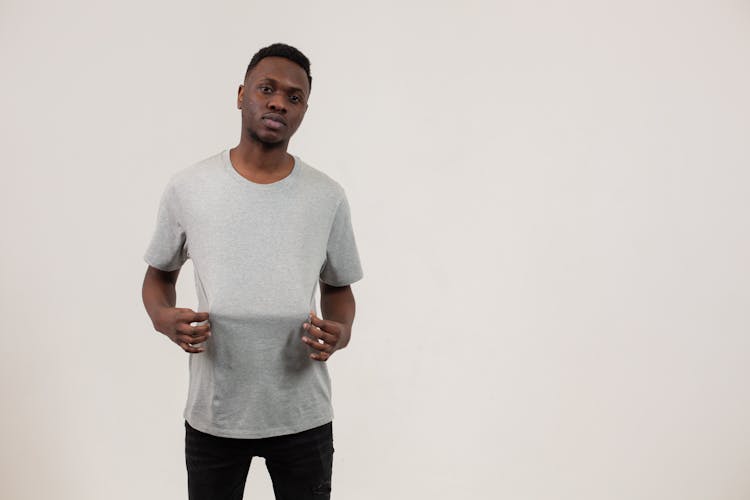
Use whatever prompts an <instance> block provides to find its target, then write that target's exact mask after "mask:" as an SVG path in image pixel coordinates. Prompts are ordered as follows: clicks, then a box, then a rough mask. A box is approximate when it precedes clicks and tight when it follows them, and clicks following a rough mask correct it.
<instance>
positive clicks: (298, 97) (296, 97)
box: [289, 95, 302, 103]
mask: <svg viewBox="0 0 750 500" xmlns="http://www.w3.org/2000/svg"><path fill="white" fill-rule="evenodd" d="M289 99H291V100H292V102H294V103H300V102H302V98H301V97H300V96H298V95H293V96H291V97H290V98H289Z"/></svg>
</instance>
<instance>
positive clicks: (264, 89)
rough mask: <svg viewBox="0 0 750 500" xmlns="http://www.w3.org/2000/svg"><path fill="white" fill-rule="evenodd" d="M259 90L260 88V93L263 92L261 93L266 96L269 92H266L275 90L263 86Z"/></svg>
mask: <svg viewBox="0 0 750 500" xmlns="http://www.w3.org/2000/svg"><path fill="white" fill-rule="evenodd" d="M258 88H259V89H260V91H261V92H263V93H264V94H265V93H267V92H266V90H268V91H271V90H273V89H272V88H271V87H269V86H268V85H261V86H260V87H258Z"/></svg>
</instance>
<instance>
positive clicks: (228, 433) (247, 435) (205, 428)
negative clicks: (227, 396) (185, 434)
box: [183, 414, 333, 439]
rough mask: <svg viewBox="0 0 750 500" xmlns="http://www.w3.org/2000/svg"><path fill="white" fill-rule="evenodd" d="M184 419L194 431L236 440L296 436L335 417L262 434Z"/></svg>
mask: <svg viewBox="0 0 750 500" xmlns="http://www.w3.org/2000/svg"><path fill="white" fill-rule="evenodd" d="M183 417H184V419H185V420H186V421H187V423H189V424H190V426H191V427H193V428H194V429H197V430H199V431H201V432H205V433H206V434H211V435H213V436H218V437H228V438H234V439H262V438H268V437H275V436H283V435H285V434H296V433H298V432H302V431H306V430H309V429H313V428H315V427H319V426H321V425H323V424H327V423H328V422H331V421H333V415H331V414H329V415H325V416H323V417H320V418H318V419H315V420H306V421H305V423H304V424H303V425H301V426H291V427H289V426H287V427H274V428H272V429H268V430H265V431H260V432H246V431H236V430H227V429H219V428H217V427H215V426H213V425H210V424H206V425H204V424H203V423H202V422H197V421H195V423H193V422H194V421H193V420H191V418H192V417H191V418H188V417H187V416H185V415H184V416H183Z"/></svg>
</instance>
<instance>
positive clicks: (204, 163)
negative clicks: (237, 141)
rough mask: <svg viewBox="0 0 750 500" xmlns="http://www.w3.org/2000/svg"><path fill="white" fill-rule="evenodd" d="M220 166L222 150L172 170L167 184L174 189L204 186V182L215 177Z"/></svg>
mask: <svg viewBox="0 0 750 500" xmlns="http://www.w3.org/2000/svg"><path fill="white" fill-rule="evenodd" d="M221 168H222V152H219V153H216V154H213V155H211V156H208V157H205V158H203V159H201V160H198V161H196V162H194V163H191V164H189V165H187V166H185V167H182V168H181V169H179V170H177V171H176V172H174V173H173V174H172V176H171V177H170V179H169V182H168V186H169V187H171V188H172V189H175V190H176V191H182V190H184V189H195V188H196V187H198V186H205V185H206V182H208V181H210V180H212V179H215V178H216V176H217V174H219V173H220V170H221Z"/></svg>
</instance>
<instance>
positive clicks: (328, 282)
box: [319, 274, 364, 286]
mask: <svg viewBox="0 0 750 500" xmlns="http://www.w3.org/2000/svg"><path fill="white" fill-rule="evenodd" d="M363 277H364V276H363V275H361V274H360V275H359V276H357V277H354V278H352V279H348V280H339V281H335V280H325V279H323V278H319V279H320V281H322V282H323V283H325V284H326V285H331V286H347V285H351V284H353V283H356V282H357V281H359V280H361V279H362V278H363Z"/></svg>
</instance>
